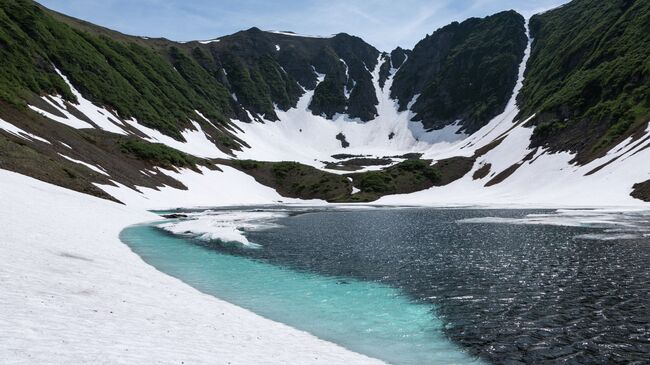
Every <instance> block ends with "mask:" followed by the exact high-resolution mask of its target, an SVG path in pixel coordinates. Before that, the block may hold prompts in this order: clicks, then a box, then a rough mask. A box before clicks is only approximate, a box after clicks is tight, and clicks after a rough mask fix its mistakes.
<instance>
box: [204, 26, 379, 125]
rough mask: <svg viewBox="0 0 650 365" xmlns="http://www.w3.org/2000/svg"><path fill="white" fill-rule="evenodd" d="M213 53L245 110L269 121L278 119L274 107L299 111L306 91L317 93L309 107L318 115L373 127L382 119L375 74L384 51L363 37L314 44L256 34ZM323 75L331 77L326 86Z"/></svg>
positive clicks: (230, 40)
mask: <svg viewBox="0 0 650 365" xmlns="http://www.w3.org/2000/svg"><path fill="white" fill-rule="evenodd" d="M210 49H211V51H212V54H213V56H214V57H215V58H217V59H220V60H223V62H222V63H223V66H224V68H225V69H226V71H227V74H228V76H227V79H228V80H229V83H230V84H231V85H232V89H233V92H234V93H235V95H237V98H238V101H239V102H240V103H241V104H242V106H244V107H245V108H246V109H249V110H252V111H254V112H256V113H259V114H261V115H264V116H265V117H267V119H274V117H275V114H274V113H273V110H272V109H273V108H272V106H273V104H276V105H278V107H280V108H281V109H283V110H286V109H288V108H291V107H294V106H295V105H296V102H297V101H298V98H299V97H300V96H301V95H302V94H303V90H302V89H303V88H304V89H307V90H314V98H313V99H312V103H311V104H310V106H309V107H310V109H311V111H312V112H313V114H314V115H325V116H326V117H328V118H331V117H332V116H334V114H336V113H341V114H343V113H346V114H349V115H350V117H352V118H360V119H361V120H363V121H368V120H371V119H374V117H375V116H376V114H377V109H376V105H377V103H378V102H377V98H376V95H375V90H374V87H373V84H372V76H371V71H372V70H374V68H375V67H376V66H377V58H378V57H379V51H377V50H376V49H375V48H374V47H372V46H370V45H369V44H367V43H365V42H364V41H363V40H362V39H360V38H358V37H353V36H350V35H348V34H344V33H341V34H337V35H336V36H334V37H332V38H309V37H300V36H290V35H284V34H277V33H269V32H263V31H261V30H259V29H257V28H252V29H249V30H247V31H245V32H239V33H236V34H233V35H232V36H228V37H224V38H222V39H221V40H220V41H219V42H214V43H211V44H210ZM317 73H318V74H322V75H325V79H324V80H323V82H321V83H320V84H319V83H318V77H317Z"/></svg>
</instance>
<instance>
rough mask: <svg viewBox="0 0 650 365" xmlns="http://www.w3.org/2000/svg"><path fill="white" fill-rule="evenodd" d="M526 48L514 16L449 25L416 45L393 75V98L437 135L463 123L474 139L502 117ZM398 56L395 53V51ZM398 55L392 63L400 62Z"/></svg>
mask: <svg viewBox="0 0 650 365" xmlns="http://www.w3.org/2000/svg"><path fill="white" fill-rule="evenodd" d="M526 45H527V38H526V30H525V26H524V18H523V17H522V16H521V15H519V14H517V13H516V12H514V11H508V12H502V13H498V14H495V15H493V16H489V17H487V18H483V19H476V18H472V19H469V20H466V21H464V22H462V23H457V22H455V23H452V24H450V25H448V26H446V27H443V28H441V29H439V30H437V31H436V32H434V33H433V34H432V35H430V36H427V37H426V38H425V39H423V40H422V41H420V42H419V43H418V44H417V45H416V46H415V48H414V49H413V51H412V52H411V54H410V56H409V57H408V59H406V61H403V62H404V64H403V65H402V66H401V68H400V70H399V71H398V72H397V74H396V75H395V81H394V83H393V86H392V89H391V96H392V97H393V98H396V99H397V100H398V102H399V107H400V109H401V110H406V108H407V106H408V104H409V102H411V100H413V98H414V97H415V96H416V95H420V96H419V98H418V99H417V101H416V102H415V104H414V105H413V106H412V108H411V110H412V111H413V112H415V113H416V116H415V118H414V120H418V121H422V123H423V124H424V125H425V127H427V128H434V129H439V128H442V127H444V126H446V125H448V124H450V123H453V122H455V121H458V120H461V121H462V129H463V130H464V131H465V132H467V133H473V132H475V131H477V130H478V129H480V128H481V127H482V126H483V125H484V124H485V123H487V122H488V121H489V120H490V119H491V118H493V117H495V116H496V115H498V114H499V113H501V112H502V111H503V110H504V108H505V106H506V104H507V102H508V99H509V98H510V97H511V95H512V90H513V88H514V86H515V83H516V81H517V74H518V69H519V64H520V63H521V61H522V59H523V56H524V51H525V49H526ZM396 51H397V50H396ZM401 54H402V53H399V52H396V55H395V58H396V61H399V60H400V59H401V58H402V57H403V58H406V57H405V56H400V55H401Z"/></svg>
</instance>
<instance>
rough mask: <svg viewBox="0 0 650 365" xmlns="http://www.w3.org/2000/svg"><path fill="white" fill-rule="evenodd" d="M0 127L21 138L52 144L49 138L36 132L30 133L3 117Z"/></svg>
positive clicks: (0, 120)
mask: <svg viewBox="0 0 650 365" xmlns="http://www.w3.org/2000/svg"><path fill="white" fill-rule="evenodd" d="M0 129H2V130H4V131H5V132H8V133H10V134H13V135H14V136H16V137H20V138H22V139H26V140H28V141H29V140H30V139H31V140H35V141H41V142H43V143H47V144H52V143H50V141H48V140H47V139H45V138H41V137H39V136H37V135H35V134H32V133H29V132H25V131H24V130H22V129H20V128H18V127H16V126H15V125H13V124H11V123H8V122H5V121H4V120H2V119H0Z"/></svg>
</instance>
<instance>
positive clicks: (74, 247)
mask: <svg viewBox="0 0 650 365" xmlns="http://www.w3.org/2000/svg"><path fill="white" fill-rule="evenodd" d="M0 202H2V208H3V209H2V210H1V211H0V222H2V229H1V230H0V256H1V257H3V258H4V260H3V263H2V265H0V282H1V283H2V293H0V313H2V315H1V316H0V328H2V331H0V343H2V346H0V359H2V361H0V362H2V363H3V364H82V363H83V364H99V363H102V364H183V363H185V364H281V363H285V364H289V363H292V364H293V363H295V364H352V363H354V364H379V363H380V362H379V361H375V360H372V359H369V358H366V357H364V356H361V355H357V354H354V353H351V352H349V351H347V350H345V349H343V348H340V347H338V346H336V345H333V344H331V343H327V342H325V341H322V340H319V339H317V338H315V337H313V336H311V335H309V334H307V333H304V332H300V331H298V330H295V329H292V328H289V327H287V326H285V325H282V324H279V323H276V322H272V321H270V320H267V319H264V318H261V317H259V316H257V315H255V314H253V313H251V312H248V311H246V310H244V309H241V308H239V307H236V306H234V305H231V304H229V303H226V302H223V301H221V300H219V299H217V298H214V297H212V296H209V295H206V294H202V293H200V292H198V291H197V290H195V289H193V288H191V287H189V286H188V285H186V284H184V283H182V282H180V281H178V280H176V279H174V278H171V277H169V276H167V275H164V274H162V273H160V272H158V271H156V270H155V269H154V268H153V267H150V266H148V265H147V264H145V263H144V262H143V261H142V260H141V259H140V258H139V257H138V256H137V255H136V254H135V253H133V252H131V251H130V250H129V248H128V247H127V246H126V245H124V244H122V243H121V242H120V241H119V238H118V234H119V232H120V231H121V230H122V229H123V228H124V227H125V226H127V225H130V224H134V223H139V222H143V221H150V220H155V219H156V218H157V217H156V216H155V215H153V214H149V213H146V212H144V211H142V210H140V209H136V208H131V207H125V206H122V205H118V204H116V203H112V202H108V201H106V200H102V199H98V198H94V197H91V196H88V195H85V194H81V193H76V192H72V191H70V190H66V189H62V188H59V187H56V186H53V185H49V184H46V183H43V182H41V181H38V180H34V179H32V178H28V177H25V176H22V175H18V174H15V173H11V172H6V171H3V170H0Z"/></svg>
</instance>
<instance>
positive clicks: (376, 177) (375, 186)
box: [359, 171, 393, 194]
mask: <svg viewBox="0 0 650 365" xmlns="http://www.w3.org/2000/svg"><path fill="white" fill-rule="evenodd" d="M392 180H393V178H392V177H391V176H390V175H389V174H387V173H385V172H383V171H370V172H366V173H364V174H363V175H362V176H361V179H360V181H359V188H360V189H361V191H363V192H369V193H379V194H382V193H386V192H388V191H390V190H391V188H392V186H391V182H392Z"/></svg>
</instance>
